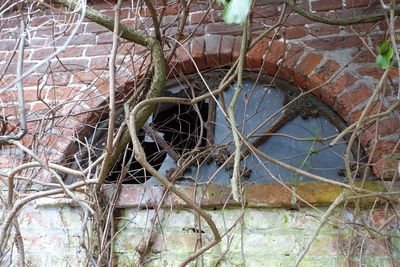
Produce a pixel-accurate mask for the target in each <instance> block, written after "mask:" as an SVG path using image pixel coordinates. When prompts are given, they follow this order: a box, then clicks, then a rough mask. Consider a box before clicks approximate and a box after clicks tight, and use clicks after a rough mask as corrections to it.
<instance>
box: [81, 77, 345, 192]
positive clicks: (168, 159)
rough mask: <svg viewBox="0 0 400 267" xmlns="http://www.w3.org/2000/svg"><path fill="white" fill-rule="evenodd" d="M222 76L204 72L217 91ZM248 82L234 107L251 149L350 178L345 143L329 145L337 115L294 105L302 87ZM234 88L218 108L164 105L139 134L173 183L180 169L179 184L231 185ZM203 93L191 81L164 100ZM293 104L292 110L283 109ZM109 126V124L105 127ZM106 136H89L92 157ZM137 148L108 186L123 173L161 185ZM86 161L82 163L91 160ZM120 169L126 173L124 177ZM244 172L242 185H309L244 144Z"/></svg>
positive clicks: (311, 99) (99, 132) (312, 102)
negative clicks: (230, 108) (229, 112)
mask: <svg viewBox="0 0 400 267" xmlns="http://www.w3.org/2000/svg"><path fill="white" fill-rule="evenodd" d="M220 74H221V73H220V71H219V73H218V72H217V73H216V71H212V72H208V73H206V74H204V75H205V77H206V79H207V82H208V83H209V85H210V87H211V88H216V86H217V85H218V84H219V81H220V79H221V77H222V76H221V75H220ZM243 84H244V88H243V91H242V94H241V96H240V97H239V100H238V103H237V105H236V123H237V127H238V130H239V131H240V132H241V133H242V134H243V136H246V137H247V139H248V140H249V142H250V143H252V144H253V145H254V146H255V147H257V148H258V149H260V150H261V151H263V152H264V153H267V154H268V155H270V156H272V157H274V158H276V159H279V160H281V161H283V162H285V163H288V164H289V165H291V166H295V167H297V168H299V169H302V170H305V171H308V172H311V173H313V174H317V175H320V176H323V177H327V178H329V179H333V180H339V181H342V180H344V179H345V177H344V170H343V168H344V161H343V153H344V151H345V149H346V144H345V142H340V143H338V144H337V145H335V146H333V147H330V146H329V142H330V141H331V140H332V138H333V137H334V136H335V135H336V134H337V133H338V129H340V128H342V127H344V123H343V122H342V121H341V119H340V118H339V117H338V115H336V113H335V112H333V111H332V110H330V109H329V108H328V107H327V106H326V105H325V104H324V103H322V102H321V101H320V100H319V99H318V98H316V97H315V96H313V95H312V94H305V95H302V96H301V97H300V98H297V100H296V99H295V98H296V97H297V96H298V95H299V94H300V92H301V91H300V90H299V89H297V88H294V87H293V86H290V85H288V84H284V83H283V82H280V81H275V84H271V81H270V80H269V79H267V78H261V77H258V75H257V73H251V72H248V73H246V77H245V80H244V83H243ZM234 90H235V89H234V85H231V86H230V87H229V88H228V89H227V90H226V91H225V92H224V94H223V96H220V97H218V102H217V103H213V102H214V101H213V100H210V99H209V100H206V101H203V102H201V103H199V104H197V105H196V106H185V105H172V104H161V105H160V106H159V107H158V108H157V110H156V111H155V112H154V114H153V115H152V116H151V118H149V120H148V122H147V124H146V126H145V127H143V129H142V130H141V131H140V133H139V136H140V139H141V141H142V145H143V147H144V150H145V152H146V155H147V159H148V161H149V162H150V163H151V164H152V165H153V166H155V167H156V168H157V169H158V170H159V172H160V173H161V174H162V175H164V176H167V177H168V176H169V175H170V174H171V173H172V172H173V171H174V170H176V169H177V168H178V165H181V164H182V163H183V162H185V164H188V168H187V169H186V170H185V172H184V173H183V174H182V176H181V177H179V178H178V179H177V180H176V183H177V184H181V185H190V184H193V183H197V184H205V183H213V184H219V185H229V184H230V177H231V175H232V173H231V172H232V162H233V160H230V161H227V159H228V158H229V157H230V156H231V154H232V153H233V150H234V145H233V141H232V134H231V129H230V127H229V123H228V121H227V120H226V119H225V117H224V114H223V112H222V111H221V110H222V109H225V110H226V107H227V106H228V105H229V103H230V101H231V99H232V96H233V94H234ZM205 91H206V88H205V86H204V85H203V83H202V81H201V79H200V78H199V77H198V76H191V77H189V80H187V79H185V80H182V81H178V82H176V81H175V82H174V83H172V84H170V85H169V87H168V88H167V91H166V95H168V96H179V97H193V95H194V94H195V95H200V94H202V93H204V92H205ZM289 102H291V103H290V105H288V106H287V107H285V108H283V106H285V105H286V104H288V103H289ZM221 108H222V109H221ZM122 117H123V115H122V113H121V118H122ZM121 118H120V123H121V122H122V119H121ZM103 125H107V124H106V123H105V122H103ZM105 136H106V129H105V128H104V126H102V124H101V123H100V124H99V125H98V126H97V128H96V131H95V133H94V134H93V136H92V138H91V142H93V143H94V144H96V145H95V146H94V148H93V151H92V153H94V154H95V155H99V154H100V152H101V150H102V148H103V147H104V140H105ZM96 149H97V150H98V151H97V153H96ZM131 149H132V148H131V146H129V147H127V149H126V153H125V154H124V155H121V157H120V159H119V161H118V162H117V164H116V165H115V166H114V169H113V171H112V173H111V175H110V176H109V178H108V181H109V182H114V181H116V180H117V179H119V178H121V177H120V175H121V174H122V175H123V177H122V179H123V183H134V184H139V183H147V184H150V185H158V181H157V180H156V179H155V178H154V177H151V176H150V175H149V174H147V173H146V171H145V170H143V168H142V167H141V166H140V165H139V164H138V163H137V162H136V161H135V159H134V157H133V153H132V151H131ZM85 153H86V155H87V154H88V152H87V151H86V152H85ZM82 156H83V158H84V157H85V154H82ZM92 157H93V156H92ZM84 161H85V160H83V162H84ZM122 166H125V167H126V168H124V170H126V171H124V172H122V169H123V168H122ZM241 174H242V176H241V177H242V182H244V183H251V184H252V183H256V184H265V183H275V182H278V181H279V182H284V183H288V184H296V183H298V182H302V181H309V179H308V178H306V177H302V176H300V175H297V174H294V173H292V172H290V171H289V170H287V169H284V168H282V167H279V166H277V165H274V164H272V163H270V162H268V161H266V160H265V159H262V158H259V157H257V156H256V155H254V153H250V151H249V150H246V147H245V146H243V147H242V160H241Z"/></svg>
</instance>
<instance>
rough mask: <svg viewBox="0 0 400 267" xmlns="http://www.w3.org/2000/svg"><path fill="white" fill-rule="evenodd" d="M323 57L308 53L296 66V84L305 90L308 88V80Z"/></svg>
mask: <svg viewBox="0 0 400 267" xmlns="http://www.w3.org/2000/svg"><path fill="white" fill-rule="evenodd" d="M322 58H323V57H322V56H321V55H318V54H315V53H313V52H310V53H308V54H307V55H306V56H305V57H304V58H303V60H301V61H300V63H299V64H298V65H297V66H296V72H295V74H294V82H295V83H296V84H298V85H300V86H301V87H303V88H306V87H307V79H308V76H309V75H310V74H311V72H312V71H313V70H314V68H315V67H317V66H318V64H319V63H320V62H321V60H322Z"/></svg>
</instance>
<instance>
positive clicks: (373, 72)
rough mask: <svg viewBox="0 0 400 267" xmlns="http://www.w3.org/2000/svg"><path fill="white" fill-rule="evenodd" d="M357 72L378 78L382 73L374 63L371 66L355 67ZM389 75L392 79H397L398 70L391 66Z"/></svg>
mask: <svg viewBox="0 0 400 267" xmlns="http://www.w3.org/2000/svg"><path fill="white" fill-rule="evenodd" d="M357 72H358V74H360V75H362V76H370V77H373V78H375V79H377V80H379V79H380V78H381V77H382V75H383V72H384V71H383V70H382V69H381V68H379V67H378V66H376V65H374V66H371V67H361V68H358V69H357ZM389 77H390V78H392V79H397V78H398V77H399V70H398V69H396V68H392V69H391V70H390V72H389Z"/></svg>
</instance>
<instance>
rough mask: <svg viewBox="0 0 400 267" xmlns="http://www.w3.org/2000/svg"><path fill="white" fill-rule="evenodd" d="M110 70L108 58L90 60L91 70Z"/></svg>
mask: <svg viewBox="0 0 400 267" xmlns="http://www.w3.org/2000/svg"><path fill="white" fill-rule="evenodd" d="M105 69H108V58H106V57H95V58H91V59H90V70H105Z"/></svg>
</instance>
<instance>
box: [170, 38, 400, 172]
mask: <svg viewBox="0 0 400 267" xmlns="http://www.w3.org/2000/svg"><path fill="white" fill-rule="evenodd" d="M240 43H241V37H238V36H229V35H222V36H220V35H208V36H200V37H195V38H194V39H193V40H192V41H191V42H190V43H187V44H186V45H184V47H180V48H178V49H177V52H176V57H175V58H174V60H173V61H172V63H171V64H170V66H169V68H168V71H169V73H170V74H171V73H173V72H179V73H180V74H185V75H186V74H192V73H195V72H196V68H195V66H194V63H193V61H194V62H195V64H196V66H197V68H198V69H199V70H206V69H210V68H216V67H220V66H231V65H232V63H233V62H235V60H236V59H237V58H238V57H239V50H240ZM340 52H341V51H340V50H339V51H338V52H337V53H340ZM332 54H333V55H332ZM245 64H246V69H249V70H261V71H262V72H263V73H264V74H266V75H270V76H276V77H277V78H279V79H282V80H285V81H287V82H290V83H293V84H295V85H296V86H299V87H300V88H302V89H303V90H305V91H308V90H312V93H313V94H314V95H315V96H317V97H318V98H320V99H321V100H322V101H323V102H324V103H325V104H327V105H328V106H329V107H330V108H331V109H332V110H334V111H335V112H336V113H337V114H338V115H339V116H340V117H341V118H342V119H343V120H344V121H345V122H346V124H347V125H351V124H353V123H354V122H356V121H357V120H358V119H359V118H360V116H361V113H362V111H363V110H364V107H365V105H366V102H367V101H368V99H369V98H370V96H371V95H372V92H373V89H374V87H375V85H376V83H377V81H378V80H377V78H379V77H380V75H379V73H376V72H374V75H375V77H374V78H375V79H374V80H373V81H371V77H367V78H366V77H365V76H364V75H360V73H359V71H358V72H357V71H354V70H352V69H351V68H350V69H346V68H344V67H345V66H344V65H345V64H344V63H341V62H338V61H336V60H335V54H334V53H327V51H312V50H310V49H305V48H303V47H301V46H299V45H296V44H287V43H284V42H282V41H280V40H271V39H269V38H263V39H261V40H260V41H259V42H258V43H257V44H256V45H255V46H254V47H253V48H252V49H251V50H249V52H248V53H247V55H246V63H245ZM343 69H344V70H343ZM372 70H376V68H372ZM392 76H394V77H396V72H395V71H394V72H393V75H392ZM315 88H317V89H315ZM380 97H383V96H380ZM385 100H386V99H385ZM378 102H379V101H378V100H377V101H376V102H375V103H374V104H373V107H372V108H371V111H370V112H369V113H368V115H372V114H376V113H379V112H381V111H385V110H387V106H385V105H383V106H381V107H379V103H378ZM386 102H387V101H386ZM399 132H400V116H399V111H395V114H394V116H390V117H387V118H384V119H382V120H380V121H379V124H372V125H371V126H369V127H367V128H366V129H364V130H363V132H362V133H361V134H360V135H359V142H360V144H361V146H362V148H363V149H364V150H365V151H366V153H367V156H368V158H370V159H371V162H372V163H373V164H374V165H373V170H374V173H375V174H376V175H378V176H379V177H383V178H390V177H391V176H390V175H389V174H390V173H391V172H388V170H389V169H392V168H393V164H396V162H395V161H391V160H388V159H383V157H384V155H385V154H391V153H393V152H399V151H400V141H399V140H400V137H399ZM376 133H377V136H378V139H377V140H375V136H376ZM396 136H397V139H396ZM388 175H389V176H388Z"/></svg>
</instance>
